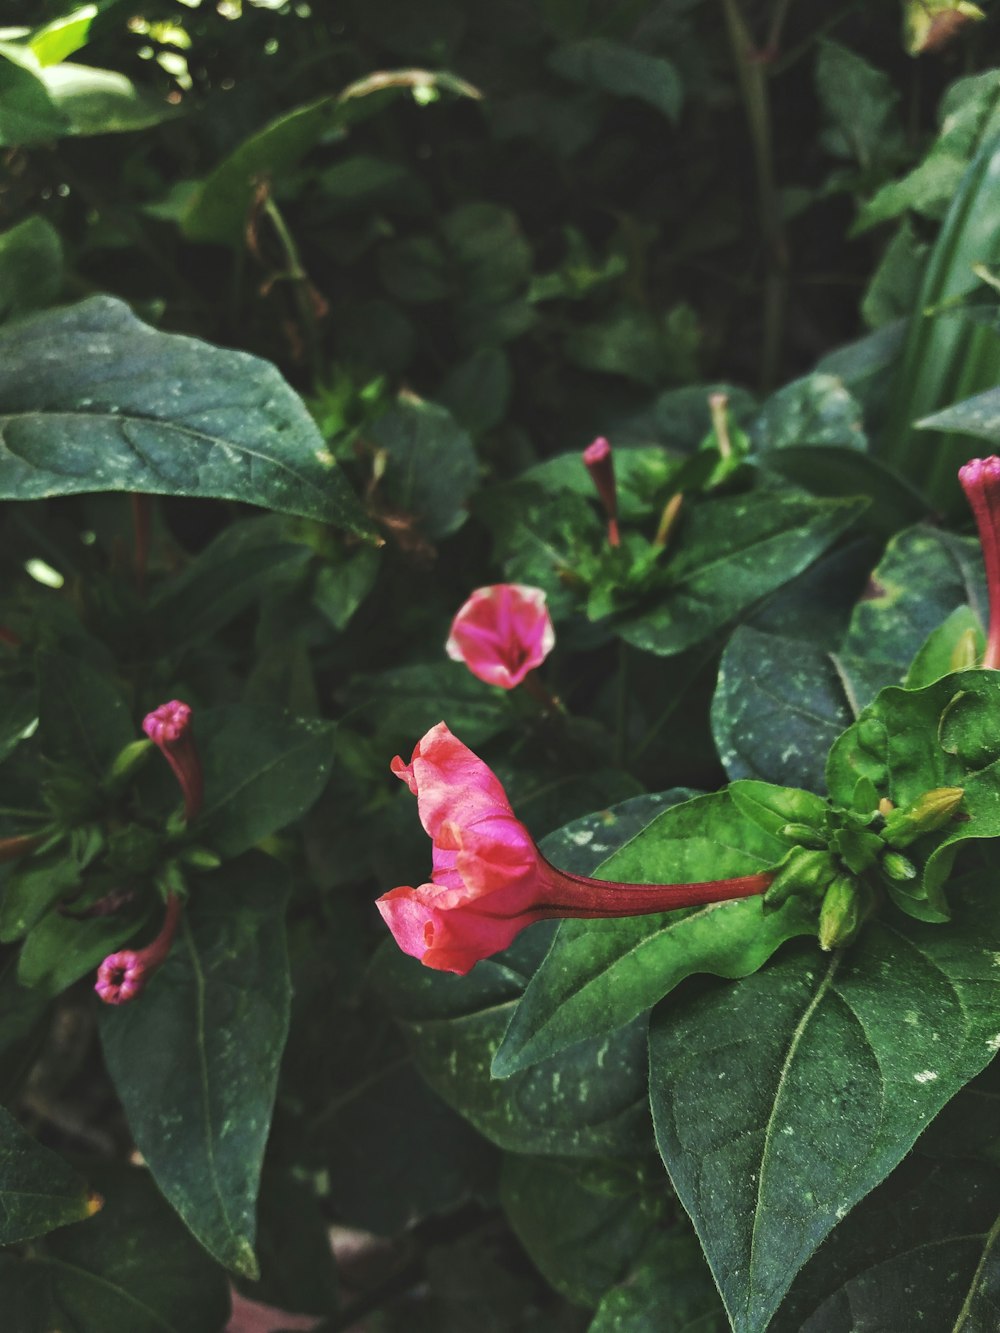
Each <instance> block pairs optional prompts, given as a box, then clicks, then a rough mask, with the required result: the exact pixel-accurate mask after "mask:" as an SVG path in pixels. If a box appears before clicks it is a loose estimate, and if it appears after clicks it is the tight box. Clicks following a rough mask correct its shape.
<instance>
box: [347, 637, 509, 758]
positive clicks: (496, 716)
mask: <svg viewBox="0 0 1000 1333" xmlns="http://www.w3.org/2000/svg"><path fill="white" fill-rule="evenodd" d="M442 655H443V654H442ZM348 698H349V700H350V702H351V705H352V706H357V707H359V708H361V709H362V710H363V712H362V713H361V716H362V717H364V718H365V719H366V720H370V721H371V722H372V723H373V724H374V725H375V727H376V734H377V735H378V737H379V739H380V742H381V743H382V744H383V745H384V747H385V748H386V749H387V750H391V749H392V748H393V747H395V748H406V747H407V746H409V747H410V748H411V749H412V746H413V744H414V741H415V740H416V738H417V737H418V736H422V735H423V734H424V732H425V731H428V730H429V729H430V728H431V727H433V726H434V725H435V724H436V723H438V722H440V721H441V716H442V713H444V712H447V717H448V725H449V726H450V727H451V728H452V729H453V730H454V732H455V734H456V736H461V737H462V740H463V741H464V742H465V743H466V744H467V745H472V746H475V745H480V744H481V743H482V742H483V741H487V740H489V739H490V738H491V737H492V736H495V735H496V734H497V732H499V731H502V730H503V728H504V727H506V726H509V725H510V723H511V721H512V720H513V715H512V713H511V709H510V705H509V701H508V700H507V698H506V697H505V696H504V694H503V693H502V692H501V691H500V690H499V689H498V688H496V687H495V686H490V685H485V684H484V683H483V682H482V681H481V680H477V679H476V677H475V676H474V675H473V674H472V672H471V671H469V670H468V668H467V667H465V666H464V665H463V664H462V663H461V662H450V661H445V662H435V663H433V664H430V663H428V664H427V665H418V666H402V667H395V668H393V669H391V670H389V671H379V672H373V673H368V674H366V675H364V676H359V677H357V678H356V679H355V680H354V681H352V682H351V687H350V691H349V694H348Z"/></svg>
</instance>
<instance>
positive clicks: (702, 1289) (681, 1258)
mask: <svg viewBox="0 0 1000 1333" xmlns="http://www.w3.org/2000/svg"><path fill="white" fill-rule="evenodd" d="M728 1326H729V1325H728V1320H727V1319H726V1316H725V1313H724V1312H723V1309H722V1303H721V1302H720V1300H719V1293H718V1291H717V1290H716V1288H715V1283H714V1282H713V1281H712V1278H711V1274H710V1273H709V1270H708V1268H707V1266H706V1264H705V1256H704V1255H703V1254H702V1252H701V1249H700V1247H699V1245H698V1242H697V1241H696V1240H695V1238H694V1237H693V1236H691V1235H686V1234H683V1233H682V1234H675V1233H668V1234H663V1233H656V1234H654V1235H653V1236H651V1237H650V1238H649V1240H648V1242H647V1243H646V1245H644V1246H643V1247H642V1249H641V1250H639V1252H638V1254H637V1255H636V1257H635V1263H634V1266H633V1268H632V1271H631V1272H630V1273H629V1274H628V1276H627V1277H626V1278H625V1281H624V1282H622V1283H621V1284H620V1285H619V1286H616V1287H612V1288H611V1290H610V1291H608V1292H607V1293H606V1295H605V1296H604V1297H603V1299H602V1300H601V1303H600V1304H599V1305H598V1307H597V1310H596V1311H595V1313H594V1318H593V1320H592V1322H591V1324H590V1327H589V1328H588V1330H587V1333H728Z"/></svg>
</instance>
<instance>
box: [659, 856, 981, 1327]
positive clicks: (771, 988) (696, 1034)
mask: <svg viewBox="0 0 1000 1333" xmlns="http://www.w3.org/2000/svg"><path fill="white" fill-rule="evenodd" d="M958 896H959V902H960V905H959V908H958V911H957V912H956V920H955V923H954V925H953V926H952V927H950V928H949V929H948V930H941V929H940V928H937V927H934V926H927V925H923V924H921V923H919V922H915V921H910V920H908V919H900V920H894V921H893V922H892V923H891V924H890V923H888V922H881V921H878V922H870V923H869V924H868V925H867V926H866V927H865V929H864V932H863V933H862V935H861V937H860V940H859V941H858V943H857V944H855V945H854V946H853V947H852V948H851V949H850V950H848V951H845V952H843V953H838V954H836V955H835V956H834V957H832V958H825V957H823V956H822V955H820V954H819V953H818V951H817V950H816V949H815V947H811V946H807V945H800V946H798V947H796V948H795V949H793V950H792V951H791V952H789V953H787V954H785V955H784V956H783V957H782V958H781V959H780V960H779V961H777V962H772V963H771V965H770V966H768V967H766V968H764V969H763V970H762V971H761V972H759V973H757V974H756V976H753V977H751V978H749V979H747V980H744V981H742V982H740V983H738V984H737V985H733V986H722V985H718V986H713V987H710V988H706V989H705V990H703V991H702V992H701V993H698V994H694V993H691V994H689V995H687V996H686V997H682V998H681V999H680V1000H677V999H674V1000H672V1001H671V1003H670V1004H668V1005H663V1006H661V1007H660V1009H658V1010H657V1012H656V1014H655V1015H654V1016H653V1021H652V1025H651V1029H650V1097H651V1102H652V1108H653V1120H654V1124H655V1127H656V1135H657V1142H658V1144H659V1147H660V1152H661V1154H662V1156H663V1160H664V1162H665V1164H666V1166H667V1170H668V1171H669V1172H670V1176H671V1180H672V1181H673V1184H674V1187H675V1189H676V1190H677V1193H678V1195H679V1196H680V1199H681V1201H682V1203H683V1204H684V1206H685V1208H686V1209H687V1210H688V1212H689V1213H690V1214H691V1217H692V1220H693V1222H694V1224H695V1227H696V1229H697V1231H698V1234H699V1237H700V1239H701V1242H702V1245H703V1246H704V1248H705V1252H706V1254H707V1256H708V1260H709V1263H710V1264H711V1266H712V1270H713V1272H714V1273H715V1278H716V1281H717V1283H718V1284H719V1289H720V1291H721V1292H722V1296H723V1300H724V1301H725V1304H726V1308H727V1310H728V1312H729V1317H730V1319H731V1321H732V1324H733V1329H734V1330H735V1333H763V1330H764V1329H765V1328H767V1327H768V1326H769V1323H770V1320H771V1318H772V1317H773V1315H774V1314H775V1312H776V1310H777V1309H778V1307H779V1305H780V1303H781V1301H782V1299H783V1297H784V1295H785V1293H786V1292H787V1290H788V1288H789V1287H790V1286H791V1284H792V1282H793V1280H794V1278H795V1276H796V1274H797V1273H798V1271H799V1270H800V1269H801V1268H802V1266H803V1265H804V1263H805V1262H806V1260H807V1259H808V1258H809V1257H810V1255H811V1254H812V1253H813V1252H814V1251H815V1250H816V1248H817V1247H818V1246H819V1244H820V1243H821V1242H822V1241H823V1239H824V1238H825V1237H826V1236H827V1235H828V1234H829V1232H830V1231H831V1230H832V1229H833V1227H834V1226H835V1225H836V1223H837V1222H838V1221H839V1220H840V1219H841V1218H842V1217H843V1216H844V1215H845V1214H846V1213H847V1212H849V1211H850V1209H851V1208H853V1207H854V1205H855V1204H856V1203H858V1201H859V1200H860V1199H862V1198H863V1197H864V1196H865V1195H866V1194H868V1193H869V1192H870V1191H871V1190H872V1189H874V1187H875V1186H876V1185H878V1184H879V1183H880V1181H882V1180H883V1179H884V1178H885V1177H886V1176H887V1175H888V1174H889V1172H890V1171H891V1170H892V1169H893V1167H895V1166H896V1165H897V1163H898V1162H899V1161H900V1160H901V1159H902V1158H903V1156H904V1155H905V1154H906V1153H907V1152H908V1151H909V1149H910V1148H911V1147H912V1145H913V1143H914V1141H915V1140H916V1138H917V1136H918V1134H919V1133H920V1132H921V1130H923V1129H924V1127H925V1126H926V1125H927V1124H929V1123H930V1121H931V1120H932V1119H933V1118H934V1116H936V1115H937V1113H938V1112H939V1111H940V1110H941V1108H942V1107H943V1106H944V1105H945V1104H946V1103H947V1102H948V1101H949V1100H950V1099H951V1098H952V1097H953V1096H954V1095H955V1093H956V1092H957V1091H958V1090H959V1088H961V1087H962V1086H963V1085H964V1084H965V1083H966V1082H968V1080H969V1079H970V1078H972V1077H973V1076H974V1075H975V1074H977V1073H978V1072H979V1070H981V1069H982V1068H983V1067H984V1066H985V1065H986V1064H987V1063H988V1062H989V1061H990V1060H991V1059H992V1058H993V1056H994V1054H995V1052H996V1049H997V1043H998V1040H1000V998H998V994H997V987H996V963H995V959H994V952H993V951H994V950H996V948H997V946H998V945H1000V902H998V900H997V896H996V893H995V891H994V886H993V884H992V883H991V882H990V877H986V878H985V879H980V880H976V881H972V882H966V883H965V884H964V885H963V891H962V893H961V894H960V895H958ZM908 1308H911V1307H908Z"/></svg>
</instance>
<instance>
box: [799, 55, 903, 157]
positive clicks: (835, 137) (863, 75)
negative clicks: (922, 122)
mask: <svg viewBox="0 0 1000 1333" xmlns="http://www.w3.org/2000/svg"><path fill="white" fill-rule="evenodd" d="M816 91H817V93H818V94H819V100H820V105H821V106H822V108H823V111H824V113H825V117H826V120H827V124H828V128H827V129H826V130H825V132H824V133H823V135H822V136H821V142H822V144H823V146H824V147H825V148H826V149H827V151H828V152H831V153H834V154H836V156H837V157H846V158H853V160H854V161H855V162H857V164H858V166H859V167H861V168H862V170H864V171H868V170H870V169H871V168H872V167H874V166H876V165H877V164H879V163H881V162H884V161H885V160H886V159H887V158H888V159H889V160H890V161H891V160H892V158H893V157H894V156H895V155H897V154H899V153H900V152H901V150H903V149H904V146H905V144H904V136H903V126H902V123H901V120H900V116H899V111H898V109H897V108H898V103H899V93H898V92H897V90H896V88H895V87H894V86H893V83H892V80H891V79H890V77H889V76H888V74H885V73H883V71H882V70H880V69H875V68H874V66H872V65H870V64H869V63H868V61H867V60H864V59H862V57H861V56H859V55H858V54H857V53H856V52H854V51H851V50H849V49H848V48H847V47H846V46H841V44H840V43H839V42H832V41H830V40H829V39H825V40H823V41H822V42H820V44H819V57H818V59H817V61H816Z"/></svg>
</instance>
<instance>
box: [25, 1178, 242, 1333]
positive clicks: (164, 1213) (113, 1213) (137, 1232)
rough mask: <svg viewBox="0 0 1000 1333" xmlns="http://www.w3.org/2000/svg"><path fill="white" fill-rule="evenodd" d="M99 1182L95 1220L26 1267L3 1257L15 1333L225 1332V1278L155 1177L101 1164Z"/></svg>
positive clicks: (64, 1235) (55, 1241) (56, 1238)
mask: <svg viewBox="0 0 1000 1333" xmlns="http://www.w3.org/2000/svg"><path fill="white" fill-rule="evenodd" d="M94 1174H95V1178H96V1183H97V1184H98V1185H99V1187H100V1189H101V1192H102V1194H103V1195H104V1207H103V1208H102V1210H101V1211H100V1212H99V1213H98V1214H97V1216H96V1217H95V1218H93V1219H92V1221H90V1222H88V1223H87V1224H86V1225H85V1226H77V1227H70V1228H68V1229H67V1230H64V1231H59V1232H57V1233H56V1234H55V1235H53V1236H51V1237H50V1238H49V1239H48V1240H47V1241H46V1242H45V1244H44V1246H43V1247H41V1248H40V1249H35V1250H34V1251H33V1253H32V1255H31V1257H30V1258H29V1259H27V1260H26V1261H20V1260H17V1259H14V1258H13V1256H10V1255H5V1256H4V1262H3V1263H2V1265H0V1300H2V1302H3V1307H4V1312H5V1318H6V1319H12V1321H13V1322H12V1323H11V1324H10V1325H9V1326H10V1328H11V1329H12V1330H13V1329H15V1328H16V1329H17V1333H49V1330H51V1329H54V1328H60V1329H67V1330H69V1329H73V1330H74V1333H102V1330H108V1329H121V1330H124V1329H127V1330H128V1333H219V1329H220V1328H222V1327H223V1325H224V1324H225V1322H226V1320H227V1318H228V1316H229V1292H228V1290H227V1284H226V1279H225V1275H224V1274H223V1273H222V1271H221V1270H220V1269H219V1268H218V1267H217V1266H216V1265H215V1264H214V1263H213V1262H212V1260H210V1259H209V1258H208V1256H207V1255H206V1254H205V1253H204V1251H203V1250H202V1249H201V1247H200V1246H199V1245H198V1244H197V1242H196V1241H195V1240H194V1239H193V1238H192V1237H191V1235H190V1233H189V1232H188V1231H187V1230H186V1229H185V1227H183V1226H182V1225H181V1223H180V1222H179V1221H178V1220H177V1218H176V1217H175V1216H174V1214H173V1213H172V1212H171V1211H170V1209H169V1208H168V1207H167V1205H166V1204H165V1203H164V1202H163V1200H162V1199H161V1198H160V1196H159V1195H158V1194H157V1192H156V1190H155V1188H154V1186H153V1183H152V1181H151V1180H150V1178H149V1175H148V1173H147V1172H145V1171H141V1170H136V1169H135V1168H132V1167H126V1166H121V1165H117V1164H116V1165H109V1164H107V1163H102V1164H101V1165H100V1166H99V1167H95V1170H94ZM12 1302H13V1310H14V1311H16V1312H17V1313H15V1314H12V1309H11V1303H12Z"/></svg>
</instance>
